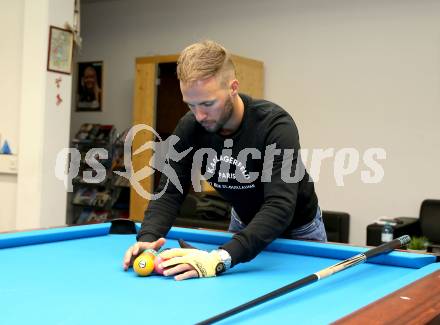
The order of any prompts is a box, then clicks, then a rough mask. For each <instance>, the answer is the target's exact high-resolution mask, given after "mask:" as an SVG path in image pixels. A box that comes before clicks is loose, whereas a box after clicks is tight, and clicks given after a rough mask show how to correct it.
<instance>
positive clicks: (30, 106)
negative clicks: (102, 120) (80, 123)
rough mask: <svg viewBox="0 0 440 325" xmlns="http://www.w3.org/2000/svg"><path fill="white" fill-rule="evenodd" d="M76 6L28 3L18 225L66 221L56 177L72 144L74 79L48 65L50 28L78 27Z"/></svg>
mask: <svg viewBox="0 0 440 325" xmlns="http://www.w3.org/2000/svg"><path fill="white" fill-rule="evenodd" d="M73 7H74V0H62V1H60V0H26V1H25V8H24V17H25V19H24V28H23V29H24V32H23V57H22V67H23V74H22V85H21V105H20V121H19V132H20V142H19V169H18V189H17V212H16V228H17V229H29V228H41V227H51V226H60V225H64V224H65V223H66V205H67V193H66V190H65V189H64V186H63V183H62V182H61V181H59V180H58V179H57V178H56V177H55V161H56V157H57V154H58V152H59V151H60V150H61V149H63V148H65V147H68V145H69V125H70V107H71V90H72V77H71V76H70V75H65V74H61V73H55V72H49V71H47V70H46V67H47V53H48V50H47V49H48V43H49V42H48V41H49V26H51V25H53V26H57V27H61V28H64V27H65V23H69V24H70V26H72V24H73V13H74V8H73ZM59 78H61V82H60V88H57V86H56V79H59ZM58 94H59V95H60V97H61V99H62V102H61V104H60V105H57V104H56V96H57V95H58Z"/></svg>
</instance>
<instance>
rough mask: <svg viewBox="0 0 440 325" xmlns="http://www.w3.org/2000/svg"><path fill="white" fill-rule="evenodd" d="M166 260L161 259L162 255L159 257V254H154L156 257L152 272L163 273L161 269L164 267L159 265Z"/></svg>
mask: <svg viewBox="0 0 440 325" xmlns="http://www.w3.org/2000/svg"><path fill="white" fill-rule="evenodd" d="M165 261H166V260H165V259H163V258H162V257H160V256H159V255H158V256H156V258H155V259H154V272H156V273H157V274H160V275H163V271H164V269H163V268H162V267H160V266H159V264H160V263H162V262H165Z"/></svg>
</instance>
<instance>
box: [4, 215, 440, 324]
mask: <svg viewBox="0 0 440 325" xmlns="http://www.w3.org/2000/svg"><path fill="white" fill-rule="evenodd" d="M133 225H134V224H133ZM115 229H116V230H115ZM136 229H139V225H138V224H136V226H135V227H134V231H133V232H135V230H136ZM117 231H118V230H117V228H114V227H112V225H111V224H110V223H103V224H95V225H85V226H74V227H65V228H54V229H45V230H35V231H27V232H15V233H5V234H0V261H1V268H0V323H1V324H28V323H29V324H33V325H36V324H45V325H47V324H75V325H78V324H132V325H133V324H176V323H178V324H194V323H197V322H199V321H202V320H204V319H206V318H210V317H212V316H214V315H216V314H219V313H221V312H223V311H226V310H229V309H231V308H233V307H235V306H237V305H240V304H242V303H244V302H247V301H249V300H252V299H254V298H256V297H258V296H261V295H263V294H265V293H267V292H270V291H272V290H274V289H277V288H279V287H282V286H284V285H286V284H288V283H291V282H293V281H295V280H298V279H300V278H302V277H304V276H306V275H309V274H311V273H314V272H316V271H319V270H321V269H323V268H326V267H328V266H330V265H332V264H335V263H337V262H339V261H340V260H343V259H346V258H348V257H350V256H353V255H356V254H358V253H360V252H363V251H365V250H366V249H367V248H364V247H355V246H350V245H341V244H334V243H316V242H306V241H296V240H287V239H279V240H276V241H275V242H273V243H272V244H271V245H270V246H268V247H267V249H266V250H265V251H263V252H262V253H261V254H260V255H258V256H257V257H256V258H255V259H254V260H253V261H251V262H249V263H243V264H239V265H237V266H235V267H234V268H232V269H231V270H229V271H228V272H226V273H224V274H222V275H221V276H218V277H213V278H205V279H191V280H186V281H175V280H174V279H173V278H171V277H163V276H159V275H151V276H148V277H139V276H137V275H136V274H135V273H134V272H133V270H132V269H130V270H129V271H124V270H123V268H122V258H123V255H124V252H125V250H126V249H127V248H128V247H129V246H130V245H131V244H133V242H134V241H135V234H134V233H131V234H117V233H115V232H117ZM123 232H127V231H123ZM128 232H129V231H128ZM230 238H231V234H230V233H226V232H218V231H208V230H198V229H186V228H177V227H175V228H172V229H171V231H170V232H169V234H168V236H167V242H166V244H165V247H166V248H172V247H178V242H177V240H178V239H183V240H185V241H186V242H187V243H189V244H191V245H193V246H196V247H197V248H200V249H206V250H211V249H214V248H216V247H218V246H219V245H220V244H222V243H224V242H225V241H227V240H229V239H230ZM439 270H440V263H438V262H437V261H436V257H435V256H433V255H428V254H414V253H407V252H403V251H393V252H391V253H388V254H383V255H380V256H376V257H375V258H372V259H371V261H368V262H367V263H363V264H360V265H357V266H354V267H352V268H349V269H346V270H344V271H341V272H339V273H337V274H335V275H333V276H331V277H329V278H325V279H323V280H321V281H318V282H315V283H313V284H311V285H308V286H305V287H302V288H300V289H298V290H296V291H293V292H290V293H288V294H286V295H284V296H281V297H278V298H276V299H273V300H270V301H268V302H266V303H264V304H261V305H259V306H256V307H254V308H252V309H249V310H247V311H244V312H242V313H239V314H236V315H233V316H231V317H230V318H227V319H225V320H223V321H221V322H220V324H279V323H281V324H328V323H331V322H335V321H337V322H338V323H341V324H343V323H346V324H348V323H352V324H360V323H362V322H361V321H360V320H362V319H364V320H365V319H367V320H369V321H371V322H372V321H374V320H375V319H376V320H384V319H385V320H386V319H391V320H392V319H394V320H396V319H399V320H402V319H404V318H402V317H404V316H405V317H407V318H408V317H409V318H408V319H412V318H411V317H415V318H416V317H419V318H420V317H422V316H421V315H423V317H424V318H423V319H424V320H425V321H427V320H430V319H433V318H435V317H436V316H437V315H438V313H440V298H439V297H440V271H439ZM408 285H409V286H408ZM427 288H428V289H427ZM385 296H387V297H385ZM384 297H385V298H384ZM393 297H394V298H393ZM382 298H383V299H382ZM393 299H394V300H393ZM384 308H385V310H384ZM399 310H400V312H401V311H403V312H404V316H402V315H400V316H399V313H400V312H399ZM356 311H357V312H356ZM353 312H355V313H353ZM411 313H412V314H411ZM411 315H413V316H411ZM365 317H367V318H365ZM387 317H388V318H387Z"/></svg>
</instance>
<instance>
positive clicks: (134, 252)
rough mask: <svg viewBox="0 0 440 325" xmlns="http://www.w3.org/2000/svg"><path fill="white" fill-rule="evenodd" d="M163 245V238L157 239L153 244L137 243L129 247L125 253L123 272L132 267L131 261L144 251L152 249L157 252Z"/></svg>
mask: <svg viewBox="0 0 440 325" xmlns="http://www.w3.org/2000/svg"><path fill="white" fill-rule="evenodd" d="M164 244H165V238H159V239H158V240H156V241H154V242H151V243H149V242H137V243H136V244H134V245H132V246H130V248H129V249H127V251H126V252H125V255H124V262H123V264H122V266H123V267H124V271H127V270H128V268H129V267H130V266H132V265H133V261H134V260H135V259H136V257H138V255H139V254H141V253H142V252H143V251H144V250H146V249H154V250H156V251H158V250H159V249H160V248H161V247H162V246H163V245H164Z"/></svg>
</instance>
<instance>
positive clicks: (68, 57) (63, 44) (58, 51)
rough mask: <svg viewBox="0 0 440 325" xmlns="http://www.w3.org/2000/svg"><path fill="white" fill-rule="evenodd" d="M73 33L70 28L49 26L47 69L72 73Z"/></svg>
mask: <svg viewBox="0 0 440 325" xmlns="http://www.w3.org/2000/svg"><path fill="white" fill-rule="evenodd" d="M72 52H73V33H72V32H71V31H70V30H67V29H62V28H59V27H55V26H50V29H49V51H48V55H47V70H48V71H53V72H59V73H65V74H71V73H72Z"/></svg>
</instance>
